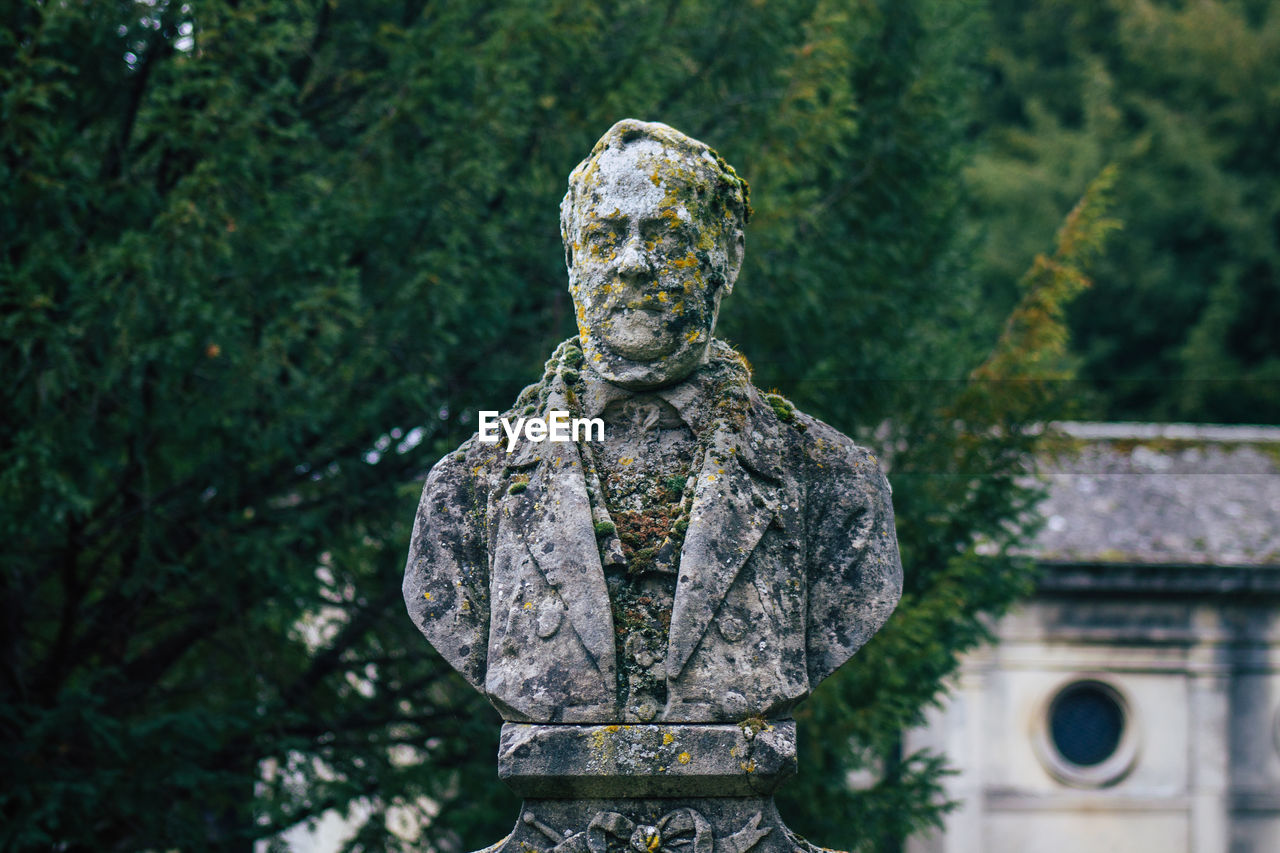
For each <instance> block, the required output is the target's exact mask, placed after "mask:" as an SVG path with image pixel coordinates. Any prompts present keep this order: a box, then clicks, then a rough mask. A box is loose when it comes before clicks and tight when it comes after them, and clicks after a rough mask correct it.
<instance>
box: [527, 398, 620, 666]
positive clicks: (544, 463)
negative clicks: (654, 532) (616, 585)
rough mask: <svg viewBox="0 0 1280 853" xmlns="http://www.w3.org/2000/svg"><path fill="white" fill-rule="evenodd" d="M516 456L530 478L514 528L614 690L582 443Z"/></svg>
mask: <svg viewBox="0 0 1280 853" xmlns="http://www.w3.org/2000/svg"><path fill="white" fill-rule="evenodd" d="M555 400H556V397H555V395H554V394H553V395H552V398H551V401H549V403H548V407H547V408H548V410H550V409H552V408H567V407H566V406H564V405H563V403H561V405H559V406H556V405H555ZM511 456H512V457H513V458H512V460H511V461H510V462H508V463H507V464H508V465H510V466H511V467H513V468H524V469H525V470H527V471H528V472H529V478H530V479H529V485H528V487H527V488H526V490H525V491H524V493H523V494H521V495H519V496H518V497H519V498H522V500H520V501H518V502H516V503H514V504H513V506H512V511H511V521H512V522H513V523H512V524H511V527H510V529H511V530H512V531H514V533H515V535H517V536H522V537H523V538H524V540H525V543H524V544H525V545H527V547H528V549H529V554H530V556H532V557H533V561H534V564H535V565H536V566H537V567H538V570H539V571H540V572H541V573H542V575H543V577H545V578H546V580H547V584H548V585H549V586H550V587H551V588H552V589H554V590H555V591H556V593H557V594H558V595H559V596H560V598H561V600H562V601H563V602H564V605H565V610H566V612H567V616H568V619H569V623H570V624H571V625H572V626H573V629H574V631H575V632H576V633H577V635H578V637H579V638H580V639H581V640H582V645H583V646H584V647H585V648H586V650H587V653H588V654H589V655H590V656H591V657H592V659H593V660H594V662H595V665H596V668H597V669H599V670H600V675H601V677H602V678H604V679H605V682H606V684H608V685H609V686H610V688H612V686H613V683H614V679H615V678H616V675H615V670H616V664H615V657H614V654H615V653H614V640H613V613H612V611H611V609H610V607H609V590H608V587H606V586H605V582H604V569H603V568H602V567H601V565H600V552H599V549H598V548H597V546H596V536H595V529H594V527H593V526H592V523H591V504H590V501H589V500H588V498H587V486H586V480H585V478H584V476H583V471H582V458H581V456H580V454H579V453H578V448H577V445H575V444H573V443H572V442H551V441H544V442H540V443H538V444H533V443H529V442H523V441H522V442H520V443H518V444H517V446H516V449H515V450H514V452H512V454H511ZM526 466H531V467H526ZM508 500H510V499H508Z"/></svg>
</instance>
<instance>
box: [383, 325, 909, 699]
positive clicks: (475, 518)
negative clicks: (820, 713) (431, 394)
mask: <svg viewBox="0 0 1280 853" xmlns="http://www.w3.org/2000/svg"><path fill="white" fill-rule="evenodd" d="M580 357H581V353H580V351H578V350H577V348H576V347H575V346H574V345H573V344H572V343H571V342H566V343H565V344H562V345H561V347H560V348H559V349H558V350H557V351H556V354H555V355H554V356H553V357H552V359H551V361H549V362H548V369H547V373H546V375H545V376H544V378H543V381H542V382H540V383H538V384H537V385H534V386H530V387H529V388H527V389H525V391H524V392H522V394H521V396H520V398H519V400H518V401H517V404H516V407H515V408H514V409H513V410H512V411H511V412H509V413H507V416H508V417H512V418H514V417H515V416H517V414H519V413H526V416H527V414H528V413H531V412H532V413H536V414H537V415H539V416H543V417H545V416H547V413H548V412H551V411H555V410H561V411H570V412H573V411H575V408H576V406H577V404H578V394H576V393H575V388H576V389H579V391H580V389H581V382H582V381H583V380H582V377H581V376H580V371H579V370H578V369H576V368H577V367H578V366H579V361H580ZM583 369H585V368H583ZM686 381H687V382H699V383H701V386H702V387H704V388H708V389H712V391H711V392H710V394H711V395H712V396H711V398H710V399H706V400H704V403H705V409H706V412H707V425H706V427H705V428H704V429H703V430H702V434H701V436H700V439H699V441H700V443H701V444H702V446H703V447H704V452H703V453H702V454H701V456H700V468H699V469H698V473H697V479H696V486H695V491H694V494H693V500H692V509H691V512H690V516H689V523H688V528H687V532H686V533H685V535H684V539H683V543H682V545H681V548H680V560H679V574H678V577H677V580H676V586H675V597H674V605H673V609H672V613H671V625H670V632H669V646H668V650H667V654H666V658H665V666H666V687H667V691H666V696H667V700H666V707H665V708H664V709H663V710H662V712H661V713H660V714H659V715H658V717H657V719H656V720H654V722H671V723H675V722H735V721H740V720H743V719H745V718H747V717H751V716H760V717H765V718H776V717H779V716H784V715H785V714H786V713H787V712H788V711H789V710H790V708H792V707H793V706H794V705H795V704H796V703H797V702H799V701H800V700H801V699H803V698H804V697H805V696H807V695H808V693H809V692H810V691H811V690H812V689H813V687H814V686H816V685H817V684H818V682H820V681H821V680H822V679H824V678H826V677H827V676H828V675H830V674H831V673H832V672H833V671H835V669H836V668H837V667H839V666H840V665H841V664H842V663H844V662H845V661H846V660H848V659H849V657H850V656H851V655H853V653H854V652H855V651H857V650H858V649H859V648H860V647H861V646H862V645H863V644H864V643H865V642H866V641H867V640H868V639H869V638H870V637H871V636H872V635H873V634H874V633H875V632H876V630H877V629H879V627H880V626H881V625H882V624H883V622H884V621H885V619H886V618H888V616H889V613H890V612H891V611H892V610H893V607H894V605H895V604H896V603H897V600H898V596H899V594H900V591H901V585H902V568H901V564H900V562H899V558H898V547H897V538H896V534H895V531H894V524H893V510H892V507H891V504H890V491H889V485H888V482H887V480H886V479H885V477H884V475H883V473H882V472H881V471H880V469H879V467H878V466H877V464H876V462H875V459H874V458H873V457H872V456H871V454H870V453H868V452H867V451H866V450H864V449H862V448H860V447H857V446H856V445H854V443H853V442H852V441H851V440H850V439H848V438H846V437H845V436H844V435H842V434H840V433H839V432H837V431H836V430H834V429H832V428H831V427H829V426H827V425H826V424H824V423H822V422H821V421H818V420H816V419H814V418H811V417H809V416H807V415H805V414H803V413H801V412H799V411H796V410H794V409H793V408H792V407H791V406H790V404H789V403H786V402H785V401H783V400H781V398H777V397H771V398H768V399H766V398H765V397H764V395H762V394H761V393H760V392H759V391H758V390H757V389H756V388H755V387H753V386H752V385H751V384H750V381H749V378H748V374H747V373H746V370H745V368H744V366H743V363H742V361H741V360H740V357H739V356H737V354H736V353H734V352H733V351H732V350H731V349H729V347H727V346H726V345H724V344H722V343H720V342H718V341H717V342H715V344H714V345H713V347H712V350H711V352H710V357H709V359H708V362H707V364H706V365H704V366H703V367H702V368H699V371H698V372H697V373H696V374H695V376H694V377H691V378H690V379H689V380H686ZM506 445H507V441H506V439H505V438H504V439H503V440H502V441H501V442H499V443H498V444H488V443H481V442H480V441H478V440H477V437H476V436H473V437H472V438H471V439H469V440H468V441H466V442H464V443H463V445H462V446H461V447H460V448H459V449H458V450H457V451H456V452H454V453H451V454H449V455H448V456H446V457H445V458H444V459H442V460H441V461H440V462H439V463H438V464H437V465H436V466H435V467H434V468H433V469H432V470H431V472H430V474H429V475H428V477H427V481H426V485H425V486H424V488H423V492H422V500H421V503H420V505H419V508H418V515H417V519H416V522H415V525H414V531H413V539H412V544H411V547H410V552H409V560H408V565H407V567H406V571H405V580H404V594H405V601H406V604H407V605H408V609H409V613H410V616H411V617H412V619H413V620H414V623H415V624H416V625H418V627H419V628H420V629H421V631H422V632H423V634H424V635H425V636H426V638H427V639H428V640H429V641H430V642H431V644H432V645H433V646H434V647H435V648H436V649H437V650H438V651H439V652H440V654H441V655H442V656H443V657H444V658H445V660H447V661H448V662H449V663H450V664H451V665H452V666H453V667H455V668H456V669H457V670H458V671H459V672H460V673H461V674H462V675H463V676H464V677H465V678H466V679H467V680H468V681H469V682H470V683H471V684H472V685H473V686H475V687H476V688H477V689H478V690H480V691H481V692H483V693H484V694H485V695H486V696H488V698H489V700H490V701H491V702H492V703H493V704H494V706H495V707H496V708H497V709H498V710H499V711H500V712H501V714H502V715H503V717H504V718H505V719H507V720H511V721H522V722H541V723H553V722H563V723H602V722H603V723H609V722H627V721H629V720H627V718H626V716H625V714H624V711H623V708H622V706H621V699H620V696H619V689H618V679H617V670H616V667H617V665H618V664H617V659H618V655H617V653H616V648H615V631H614V625H613V621H612V620H613V616H612V612H611V608H610V601H609V592H608V589H607V587H606V582H605V575H604V569H603V566H602V561H601V552H600V548H599V546H598V544H597V534H596V529H595V527H594V525H593V518H592V501H591V498H590V497H589V494H588V489H589V486H588V473H587V467H586V466H584V458H583V452H582V449H581V448H580V447H579V446H578V445H577V444H575V443H573V442H552V441H543V442H529V441H524V440H518V441H517V442H516V444H515V447H514V448H513V449H512V450H511V452H508V451H507V446H506Z"/></svg>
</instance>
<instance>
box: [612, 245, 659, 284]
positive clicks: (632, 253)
mask: <svg viewBox="0 0 1280 853" xmlns="http://www.w3.org/2000/svg"><path fill="white" fill-rule="evenodd" d="M651 272H653V266H652V264H650V263H649V253H648V252H647V251H645V248H644V244H643V243H641V242H640V238H639V237H632V238H631V239H629V240H627V242H626V243H624V244H623V246H622V254H621V256H619V258H618V274H619V275H621V276H622V277H623V278H638V277H640V276H645V275H648V274H649V273H651Z"/></svg>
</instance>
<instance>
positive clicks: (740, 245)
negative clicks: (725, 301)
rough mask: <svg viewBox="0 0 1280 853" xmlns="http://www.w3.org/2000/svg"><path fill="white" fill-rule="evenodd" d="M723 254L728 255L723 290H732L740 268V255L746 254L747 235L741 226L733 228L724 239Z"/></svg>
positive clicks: (726, 291)
mask: <svg viewBox="0 0 1280 853" xmlns="http://www.w3.org/2000/svg"><path fill="white" fill-rule="evenodd" d="M725 242H726V243H727V244H728V245H726V246H725V254H726V255H727V257H728V262H729V263H728V268H727V269H726V270H725V284H724V292H725V293H726V294H727V293H732V292H733V283H734V282H735V281H737V280H738V272H739V271H740V270H741V269H742V257H743V255H745V254H746V249H747V237H746V234H744V233H743V231H742V229H741V228H733V229H732V230H731V231H730V232H729V236H728V239H727V240H726V241H725Z"/></svg>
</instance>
